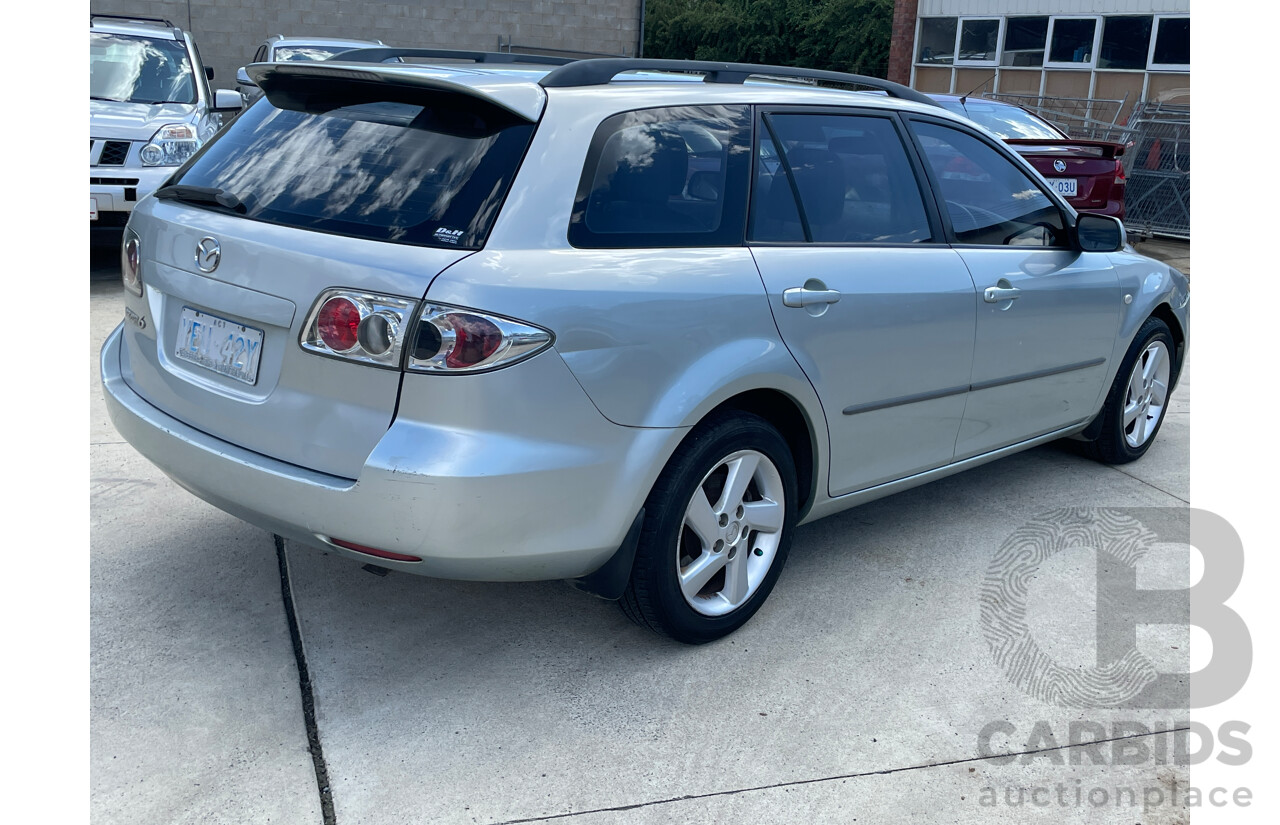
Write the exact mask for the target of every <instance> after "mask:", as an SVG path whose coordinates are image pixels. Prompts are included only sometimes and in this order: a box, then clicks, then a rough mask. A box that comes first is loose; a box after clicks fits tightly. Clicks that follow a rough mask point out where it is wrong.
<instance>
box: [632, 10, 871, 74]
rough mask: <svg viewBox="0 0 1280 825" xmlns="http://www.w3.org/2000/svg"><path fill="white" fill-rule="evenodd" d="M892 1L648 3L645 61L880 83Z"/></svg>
mask: <svg viewBox="0 0 1280 825" xmlns="http://www.w3.org/2000/svg"><path fill="white" fill-rule="evenodd" d="M892 24H893V0H648V2H647V9H646V17H645V38H644V53H645V55H646V56H647V57H661V58H673V59H684V60H723V61H732V62H744V63H772V64H776V65H782V66H804V67H807V68H811V69H830V70H833V71H844V72H856V73H859V74H871V75H878V76H883V75H884V71H885V68H886V66H887V64H888V60H889V36H890V31H891V29H892Z"/></svg>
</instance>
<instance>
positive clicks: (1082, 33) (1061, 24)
mask: <svg viewBox="0 0 1280 825" xmlns="http://www.w3.org/2000/svg"><path fill="white" fill-rule="evenodd" d="M1097 29H1098V20H1097V18H1094V17H1085V18H1080V17H1055V18H1054V19H1053V30H1052V31H1051V32H1050V33H1049V60H1048V62H1049V63H1051V64H1056V65H1057V66H1058V67H1059V68H1077V69H1087V68H1089V67H1090V66H1092V65H1093V51H1094V50H1093V41H1094V35H1095V34H1096V33H1097Z"/></svg>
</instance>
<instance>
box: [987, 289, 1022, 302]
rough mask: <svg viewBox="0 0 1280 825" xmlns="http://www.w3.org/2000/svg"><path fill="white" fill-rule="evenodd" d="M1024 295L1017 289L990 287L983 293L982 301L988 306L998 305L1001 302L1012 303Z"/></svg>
mask: <svg viewBox="0 0 1280 825" xmlns="http://www.w3.org/2000/svg"><path fill="white" fill-rule="evenodd" d="M1021 294H1022V290H1020V289H1018V288H1017V287H1007V288H1006V287H999V286H989V287H987V288H986V290H985V291H984V292H983V293H982V300H984V301H986V302H987V303H988V304H998V303H1000V302H1001V301H1012V300H1013V299H1014V298H1017V297H1018V296H1019V295H1021Z"/></svg>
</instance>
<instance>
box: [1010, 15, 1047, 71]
mask: <svg viewBox="0 0 1280 825" xmlns="http://www.w3.org/2000/svg"><path fill="white" fill-rule="evenodd" d="M1048 37H1049V18H1047V17H1010V18H1009V22H1008V23H1007V24H1006V25H1005V32H1004V52H1003V54H1002V55H1001V56H1000V65H1001V66H1034V67H1040V66H1043V65H1044V43H1045V40H1047V39H1048Z"/></svg>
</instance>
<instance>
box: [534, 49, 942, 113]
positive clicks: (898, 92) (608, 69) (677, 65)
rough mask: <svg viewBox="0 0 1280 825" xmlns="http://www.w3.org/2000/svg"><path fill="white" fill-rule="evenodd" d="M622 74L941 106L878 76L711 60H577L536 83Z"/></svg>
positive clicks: (584, 82)
mask: <svg viewBox="0 0 1280 825" xmlns="http://www.w3.org/2000/svg"><path fill="white" fill-rule="evenodd" d="M623 72H692V73H697V74H703V75H705V77H704V78H703V80H704V81H705V82H707V83H743V82H745V81H746V80H747V78H749V77H779V78H787V79H794V80H826V81H829V82H833V83H845V84H849V85H855V86H867V87H869V88H872V89H877V90H879V91H882V92H884V93H886V94H888V95H889V96H890V97H897V98H901V99H902V100H910V101H913V102H915V103H924V104H927V105H929V106H938V105H940V104H939V103H938V102H937V101H936V100H934V99H932V98H930V97H927V96H925V95H923V94H921V93H920V92H917V91H916V90H915V89H911V88H908V87H907V86H903V85H902V84H901V83H894V82H892V81H889V80H882V79H881V78H878V77H867V76H865V75H860V74H846V73H844V72H828V71H823V70H821V69H803V68H799V67H796V66H763V65H756V64H754V63H716V62H713V61H710V60H649V59H646V58H630V57H617V58H603V59H599V60H578V61H575V62H574V63H573V64H571V65H567V66H564V67H563V68H560V69H555V70H554V71H551V72H549V73H548V74H547V76H546V77H544V78H542V80H540V81H539V83H541V84H542V86H543V87H544V88H548V89H558V88H565V87H570V86H603V85H605V84H606V83H609V82H610V81H611V80H613V78H614V77H616V76H617V75H619V74H622V73H623Z"/></svg>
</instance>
